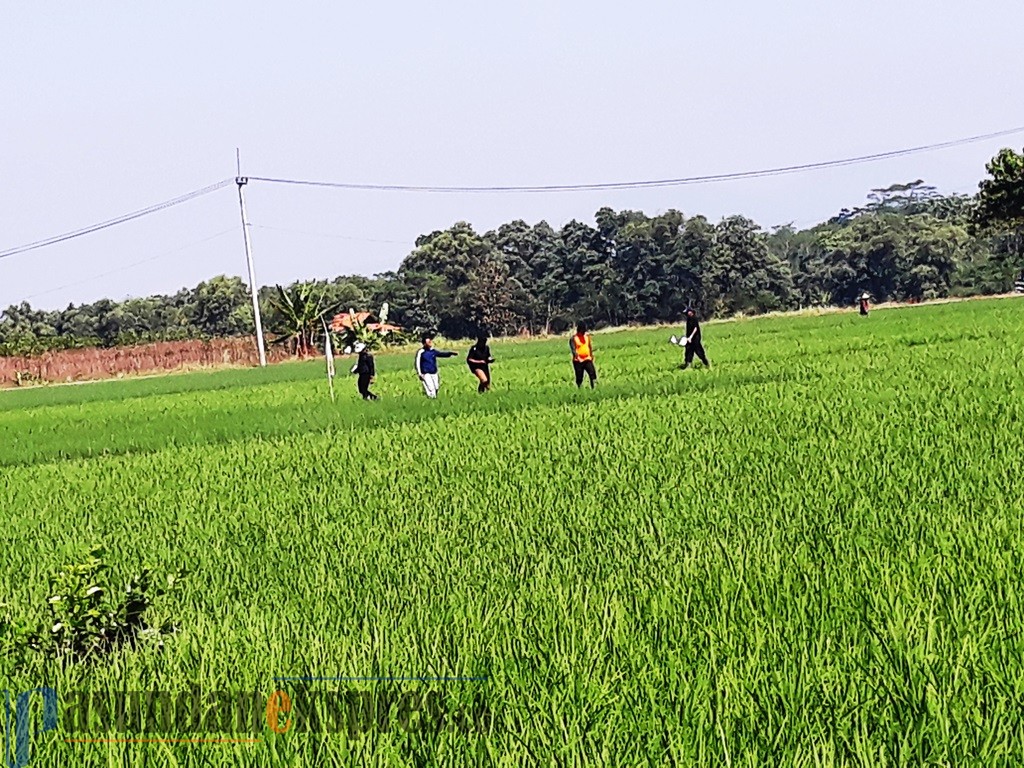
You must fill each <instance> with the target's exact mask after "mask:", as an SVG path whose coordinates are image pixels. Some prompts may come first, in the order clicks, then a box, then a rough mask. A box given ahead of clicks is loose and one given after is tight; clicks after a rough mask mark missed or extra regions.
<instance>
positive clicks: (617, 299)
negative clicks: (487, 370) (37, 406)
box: [0, 150, 1024, 353]
mask: <svg viewBox="0 0 1024 768" xmlns="http://www.w3.org/2000/svg"><path fill="white" fill-rule="evenodd" d="M987 169H988V172H989V176H990V178H988V179H986V180H985V181H983V182H982V183H981V184H980V192H979V194H978V195H977V196H976V197H968V196H965V195H940V194H938V193H937V192H936V191H935V189H934V188H933V187H930V186H928V185H926V184H925V183H924V182H923V181H921V180H915V181H911V182H908V183H904V184H894V185H891V186H889V187H886V188H881V189H875V190H872V191H871V192H870V194H869V195H868V196H867V200H866V202H865V203H864V204H863V205H861V206H858V207H854V208H850V209H843V210H842V211H840V212H839V213H838V214H837V215H836V216H834V217H833V218H832V219H830V220H829V221H827V222H823V223H821V224H818V225H815V226H813V227H810V228H808V229H802V230H799V229H796V228H794V227H793V226H792V225H788V224H787V225H781V226H776V227H773V228H771V229H770V230H766V229H764V228H763V227H762V226H760V225H759V224H757V223H756V222H754V221H751V220H750V219H748V218H746V217H743V216H728V217H726V218H724V219H722V220H721V221H719V222H717V223H713V222H711V221H709V220H708V219H707V218H706V217H704V216H702V215H700V214H696V215H693V216H687V215H686V214H684V213H683V212H681V211H677V210H669V211H666V212H664V213H659V214H658V215H655V216H648V215H647V214H645V213H643V212H641V211H632V210H623V211H615V210H613V209H611V208H607V207H605V208H601V209H600V210H598V211H597V212H596V213H595V214H594V220H593V222H592V223H587V222H581V221H575V220H573V221H570V222H568V223H566V224H565V225H564V226H562V227H561V229H556V228H554V227H552V226H551V225H550V224H548V223H547V222H544V221H540V222H537V223H535V224H529V223H527V222H525V221H521V220H516V221H512V222H509V223H506V224H502V225H501V226H499V227H498V228H497V229H495V230H493V231H489V232H483V233H480V232H477V231H476V230H474V228H473V227H472V226H471V225H470V224H469V223H467V222H464V221H462V222H456V223H455V224H453V225H452V226H451V227H449V228H447V229H444V230H438V231H435V232H431V233H430V234H426V235H422V236H420V237H419V238H417V240H416V246H415V248H414V249H413V250H412V252H411V253H410V254H409V255H408V256H407V257H406V258H405V259H404V260H403V261H402V263H401V264H400V265H399V267H398V268H397V269H396V270H395V271H394V272H387V273H384V274H379V275H376V276H374V277H365V276H358V275H349V276H342V277H337V278H335V279H333V280H331V281H321V282H316V283H301V282H300V283H294V284H292V285H290V286H287V287H283V288H282V287H280V286H278V287H268V288H261V289H260V296H259V300H260V306H261V311H262V312H263V313H264V317H265V318H266V320H267V325H268V327H269V328H270V329H271V331H272V332H273V331H275V330H276V331H277V334H278V335H279V336H280V337H281V338H284V339H287V340H288V341H290V342H291V344H292V346H293V347H294V348H295V350H296V351H298V352H302V351H304V350H309V349H311V348H313V347H314V345H315V342H316V336H317V334H318V333H322V331H321V330H320V329H321V328H322V323H321V322H320V320H319V319H318V318H319V317H320V316H321V314H323V312H324V311H325V310H327V309H332V310H333V309H338V308H346V309H347V308H350V307H352V308H355V309H357V310H363V309H373V308H376V307H379V306H380V305H381V304H382V303H384V302H388V303H389V304H390V307H391V318H390V322H392V323H395V324H397V325H400V326H403V327H404V328H406V329H408V330H410V331H419V330H427V329H431V330H435V331H439V332H440V333H442V334H444V335H447V336H450V337H467V336H472V335H474V334H476V333H478V332H481V331H484V332H487V333H490V334H492V335H503V334H515V333H522V332H526V333H531V334H532V333H551V332H555V333H557V332H562V331H564V330H565V329H567V328H569V327H570V326H571V325H572V324H573V323H575V322H576V321H577V320H585V321H587V322H588V323H589V324H591V326H592V327H600V326H607V325H621V324H627V323H635V324H644V323H655V322H674V321H677V320H678V319H679V318H680V317H681V315H682V311H683V309H684V308H685V307H686V306H688V305H692V306H694V307H697V308H698V309H699V310H700V311H701V313H702V314H703V315H704V316H715V315H731V314H735V313H748V314H749V313H759V312H767V311H772V310H784V309H793V308H798V307H807V306H823V305H830V304H831V305H849V304H851V303H852V302H853V301H854V299H855V297H856V296H857V295H858V294H860V293H861V292H862V291H868V292H869V293H870V294H871V295H872V296H873V297H874V298H875V300H877V301H887V300H894V301H915V300H921V299H932V298H939V297H944V296H951V295H972V294H990V293H999V292H1004V291H1009V290H1011V289H1012V287H1013V282H1014V280H1015V279H1016V278H1018V276H1019V275H1020V274H1021V272H1022V270H1024V155H1019V154H1017V153H1015V152H1013V151H1012V150H1003V151H1002V152H1000V153H999V154H998V155H996V156H995V157H994V158H993V159H992V161H991V162H990V163H989V164H988V166H987ZM314 321H315V322H314ZM251 328H252V309H251V306H250V298H249V292H248V289H247V287H246V286H245V284H244V283H243V282H242V281H241V280H240V279H239V278H237V277H225V276H223V275H221V276H217V277H213V278H211V279H209V280H207V281H204V282H202V283H200V284H199V285H197V286H196V287H195V288H191V289H183V290H181V291H178V292H177V293H176V294H174V295H172V296H151V297H148V298H138V299H130V300H127V301H123V302H112V301H109V300H101V301H97V302H93V303H91V304H82V305H78V306H76V305H69V306H68V307H67V308H66V309H63V310H58V311H43V310H37V309H34V308H32V307H31V306H30V305H29V304H28V303H25V302H23V303H21V304H18V305H15V306H11V307H8V308H7V309H6V310H4V311H3V313H2V314H0V352H6V353H11V352H16V351H35V350H39V349H45V348H52V347H68V346H82V345H102V346H112V345H115V344H129V343H136V342H140V341H155V340H163V339H186V338H208V337H214V336H233V335H246V334H250V333H251Z"/></svg>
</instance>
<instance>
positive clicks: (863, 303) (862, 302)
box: [857, 291, 871, 317]
mask: <svg viewBox="0 0 1024 768" xmlns="http://www.w3.org/2000/svg"><path fill="white" fill-rule="evenodd" d="M870 301H871V296H869V295H868V293H867V292H866V291H865V292H864V293H862V294H861V295H860V296H858V297H857V304H858V305H859V306H860V313H861V315H863V316H864V317H867V314H868V310H869V309H871V306H870Z"/></svg>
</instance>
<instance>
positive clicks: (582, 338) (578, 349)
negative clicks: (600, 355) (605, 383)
mask: <svg viewBox="0 0 1024 768" xmlns="http://www.w3.org/2000/svg"><path fill="white" fill-rule="evenodd" d="M569 350H570V351H571V352H572V367H573V369H574V370H575V371H576V386H577V387H582V386H583V374H586V375H587V376H588V377H590V388H591V389H593V388H594V387H595V386H596V385H597V369H596V368H595V367H594V340H593V339H592V338H591V336H590V334H589V333H587V325H586V323H580V324H579V325H577V326H576V333H575V334H573V336H572V338H571V339H569Z"/></svg>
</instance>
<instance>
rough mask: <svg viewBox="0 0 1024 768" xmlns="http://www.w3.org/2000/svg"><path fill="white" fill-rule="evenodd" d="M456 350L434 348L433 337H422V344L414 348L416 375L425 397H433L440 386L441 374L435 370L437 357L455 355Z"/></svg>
mask: <svg viewBox="0 0 1024 768" xmlns="http://www.w3.org/2000/svg"><path fill="white" fill-rule="evenodd" d="M457 354H458V352H447V351H444V352H443V351H441V350H439V349H434V338H433V337H432V336H430V335H427V336H424V337H423V346H422V347H421V348H420V349H418V350H416V375H417V376H419V377H420V381H421V382H423V391H424V392H425V393H426V395H427V397H429V398H431V399H434V398H436V397H437V391H438V390H439V389H440V388H441V376H440V375H439V374H438V372H437V358H439V357H455V356H456V355H457Z"/></svg>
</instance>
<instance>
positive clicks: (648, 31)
mask: <svg viewBox="0 0 1024 768" xmlns="http://www.w3.org/2000/svg"><path fill="white" fill-rule="evenodd" d="M1021 29H1024V3H1022V2H1021V0H976V1H975V2H971V3H966V2H962V0H957V1H956V2H954V1H953V0H898V1H897V2H889V3H882V2H878V1H877V0H874V1H873V2H866V1H863V0H851V1H849V2H843V3H838V2H830V1H829V0H791V1H790V2H787V3H781V2H780V3H768V2H763V0H760V1H756V2H755V0H719V1H718V2H710V1H705V2H679V1H678V0H676V1H675V2H650V1H649V0H633V2H621V1H620V2H607V1H606V0H589V1H588V2H582V1H576V0H574V1H573V2H537V1H536V0H520V2H510V3H491V2H481V0H476V1H475V2H469V1H468V0H464V1H459V2H445V1H444V0H442V1H441V2H437V3H406V2H386V1H384V2H375V3H331V2H322V3H310V2H290V3H287V4H286V3H277V4H272V3H259V2H255V3H254V2H238V1H237V0H232V1H227V0H224V1H221V2H209V0H206V1H205V2H198V1H192V0H178V1H177V2H173V3H160V4H155V3H107V2H90V3H59V4H58V3H14V2H9V3H5V4H4V6H3V9H2V11H0V73H2V74H0V103H2V104H3V114H2V116H0V144H2V147H0V250H3V249H6V248H11V247H14V246H17V245H21V244H23V243H27V242H32V241H35V240H39V239H42V238H45V237H48V236H51V235H55V234H59V233H61V232H65V231H68V230H71V229H75V228H78V227H82V226H86V225H89V224H92V223H95V222H98V221H103V220H106V219H110V218H113V217H115V216H117V215H120V214H123V213H127V212H130V211H134V210H137V209H140V208H143V207H146V206H148V205H151V204H154V203H158V202H161V201H163V200H166V199H169V198H172V197H176V196H178V195H180V194H183V193H186V192H189V191H191V190H194V189H198V188H200V187H203V186H206V185H207V184H211V183H213V182H216V181H219V180H221V179H223V178H226V177H231V176H234V175H235V148H236V147H240V148H241V153H242V172H243V174H248V175H253V176H257V175H260V176H278V177H289V178H299V179H318V180H331V181H346V182H362V183H399V184H426V185H431V184H433V185H534V184H561V183H593V182H606V181H627V180H637V179H653V178H665V177H678V176H690V175H697V174H707V173H725V172H732V171H743V170H751V169H759V168H765V167H772V166H779V165H787V164H794V163H804V162H815V161H821V160H829V159H835V158H841V157H847V156H852V155H860V154H867V153H873V152H882V151H886V150H891V149H898V148H902V147H909V146H915V145H920V144H928V143H933V142H940V141H945V140H949V139H956V138H961V137H966V136H971V135H977V134H983V133H989V132H993V131H998V130H1001V129H1005V128H1011V127H1015V126H1019V125H1024V99H1022V97H1021V94H1022V93H1024V88H1022V87H1021V86H1022V84H1024V53H1022V49H1021V45H1020V39H1021V38H1020V30H1021ZM1001 146H1013V147H1015V148H1017V149H1019V148H1020V147H1022V146H1024V135H1018V136H1014V137H1011V138H1009V139H1002V140H996V141H992V142H988V143H982V144H975V145H969V146H964V147H959V148H955V149H950V150H943V151H936V152H931V153H926V154H921V155H916V156H912V157H908V158H902V159H899V160H891V161H884V162H879V163H871V164H866V165H860V166H854V167H848V168H841V169H835V170H828V171H817V172H811V173H806V174H800V175H794V176H785V177H780V178H771V179H760V180H748V181H739V182H726V183H716V184H710V185H702V186H691V187H681V188H668V189H651V190H633V191H616V192H586V193H575V194H570V193H559V194H543V195H526V194H506V195H439V194H411V193H381V192H349V191H337V190H324V189H303V188H296V187H284V186H271V185H266V184H264V185H258V184H256V183H255V182H254V183H253V184H251V185H250V186H249V187H248V188H247V193H246V194H247V204H248V206H249V214H250V219H251V221H252V224H253V230H252V235H253V250H254V256H255V260H256V270H257V277H258V279H259V282H260V283H261V284H271V283H275V282H282V283H285V282H290V281H292V280H295V279H309V278H315V277H333V276H336V275H338V274H345V273H363V274H374V273H377V272H382V271H386V270H388V269H393V268H395V267H397V266H398V264H399V262H400V261H401V260H402V258H403V257H404V256H405V255H406V254H407V253H408V252H409V250H410V249H411V247H412V242H413V240H414V239H415V238H416V236H417V235H419V234H421V233H424V232H430V231H433V230H435V229H442V228H444V227H447V226H449V225H451V224H452V223H454V222H456V221H459V220H465V221H469V222H471V223H472V224H473V225H474V226H475V227H476V228H477V229H478V230H479V231H485V230H487V229H491V228H494V227H496V226H497V225H499V224H501V223H502V222H505V221H510V220H513V219H517V218H522V219H525V220H526V221H528V222H531V223H533V222H536V221H539V220H541V219H545V220H547V221H548V222H549V223H551V224H552V225H553V226H556V227H557V226H561V225H562V224H564V223H565V222H566V221H568V220H570V219H572V218H578V219H581V220H583V221H588V222H592V221H593V214H594V212H595V211H596V210H597V209H598V208H599V207H601V206H603V205H609V206H612V207H613V208H616V209H620V208H633V209H640V210H643V211H646V212H647V213H649V214H654V213H657V212H659V211H663V210H665V209H668V208H678V209H680V210H682V211H683V212H684V213H686V214H687V215H693V214H697V213H703V214H705V215H707V216H709V217H711V218H712V219H713V220H717V219H718V218H720V217H721V216H724V215H728V214H733V213H742V214H744V215H747V216H750V217H751V218H753V219H755V220H756V221H758V222H760V223H761V224H762V225H764V226H766V227H767V226H772V225H775V224H780V223H787V222H794V223H796V224H797V225H798V226H808V225H810V224H813V223H815V222H817V221H820V220H823V219H826V218H828V217H829V216H831V215H832V214H834V213H835V212H837V211H838V210H839V209H840V208H842V207H844V206H852V205H856V204H858V203H860V202H862V201H863V200H864V198H865V195H866V193H867V192H868V191H869V190H870V189H871V188H873V187H880V186H887V185H889V184H891V183H894V182H904V181H909V180H913V179H917V178H922V179H924V180H925V181H926V182H928V183H930V184H933V185H935V186H937V187H938V188H939V189H940V190H941V191H943V192H973V191H974V190H975V189H976V185H977V183H978V181H979V180H980V179H981V178H982V177H983V175H984V164H985V162H986V161H987V160H988V158H990V157H991V156H992V155H993V154H994V153H995V152H996V151H997V150H998V149H999V148H1000V147H1001ZM221 273H226V274H237V275H244V274H245V259H244V250H243V242H242V235H241V227H240V220H239V211H238V199H237V194H236V191H235V188H234V186H230V187H227V188H225V189H222V190H219V191H218V192H216V193H214V194H212V195H208V196H206V197H202V198H199V199H197V200H194V201H191V202H188V203H186V204H184V205H181V206H178V207H176V208H173V209H170V210H167V211H164V212H161V213H158V214H155V215H153V216H149V217H146V218H144V219H140V220H138V221H134V222H130V223H128V224H124V225H122V226H119V227H115V228H112V229H109V230H106V231H104V232H101V233H97V234H94V235H89V236H86V237H83V238H79V239H77V240H74V241H70V242H67V243H63V244H60V245H55V246H52V247H49V248H44V249H41V250H37V251H33V252H31V253H26V254H21V255H17V256H12V257H10V258H6V259H2V260H0V307H4V306H7V305H9V304H11V303H15V302H18V301H21V300H23V299H30V301H31V302H32V303H33V304H34V305H36V306H41V307H45V308H55V307H60V306H64V305H66V304H68V303H69V302H75V303H80V302H82V301H92V300H95V299H98V298H102V297H109V298H114V299H121V298H125V297H127V296H144V295H149V294H152V293H169V292H174V291H176V290H177V289H179V288H181V287H185V286H192V285H194V284H196V283H197V282H199V281H200V280H203V279H206V278H208V277H211V276H213V275H216V274H221Z"/></svg>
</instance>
